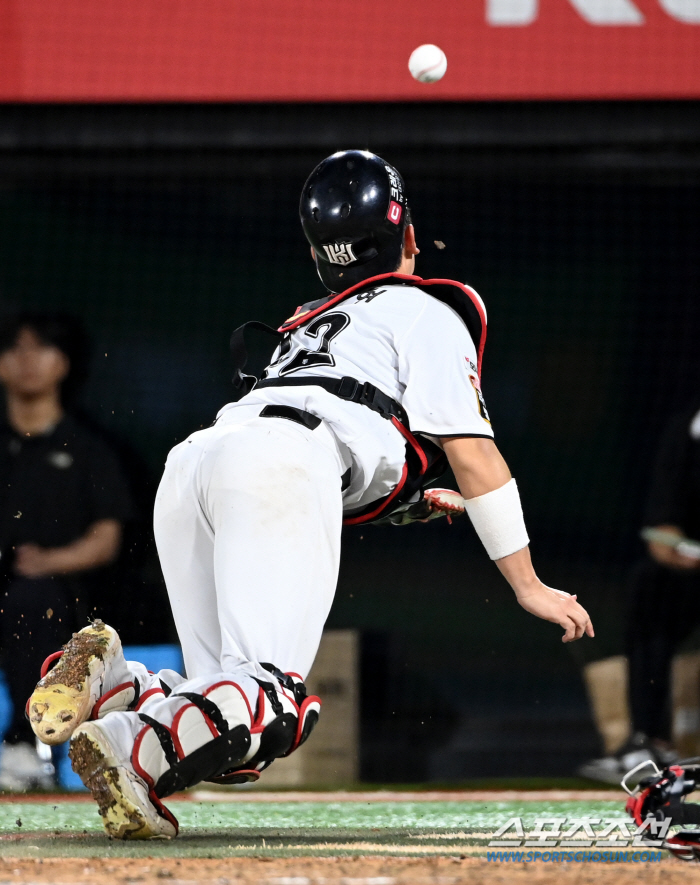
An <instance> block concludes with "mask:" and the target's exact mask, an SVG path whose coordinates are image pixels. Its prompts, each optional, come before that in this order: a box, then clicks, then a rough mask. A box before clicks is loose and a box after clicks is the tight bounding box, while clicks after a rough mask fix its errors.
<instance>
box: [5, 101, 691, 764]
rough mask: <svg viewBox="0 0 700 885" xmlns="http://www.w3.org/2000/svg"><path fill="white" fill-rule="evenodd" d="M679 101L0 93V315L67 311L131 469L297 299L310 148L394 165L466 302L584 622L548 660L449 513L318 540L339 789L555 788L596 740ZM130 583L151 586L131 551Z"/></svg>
mask: <svg viewBox="0 0 700 885" xmlns="http://www.w3.org/2000/svg"><path fill="white" fill-rule="evenodd" d="M697 112H698V108H697V106H696V105H694V104H685V105H684V104H682V103H678V104H676V105H665V106H663V105H653V104H651V103H647V104H643V105H625V104H622V103H620V104H619V105H612V104H611V105H584V104H581V105H549V106H546V107H545V106H537V105H532V106H525V107H523V106H522V105H520V106H515V105H513V106H507V105H500V106H480V107H476V106H474V107H471V106H468V105H465V106H457V105H451V106H444V107H441V106H431V107H420V108H414V107H412V106H396V105H394V106H386V107H384V106H381V105H380V106H374V107H372V108H371V109H370V108H367V107H363V106H355V107H349V106H319V107H317V108H312V107H309V106H300V107H297V108H295V107H290V106H287V107H275V106H268V107H264V108H262V107H258V108H256V107H248V108H236V107H235V106H233V107H228V108H226V107H212V108H210V109H202V108H201V107H199V108H196V107H191V108H187V107H177V106H175V107H171V108H162V107H161V108H153V109H148V108H144V107H140V108H139V107H134V108H128V107H114V108H111V109H110V108H105V107H102V108H90V107H82V108H80V107H66V108H63V109H60V108H56V107H54V108H50V107H47V108H41V107H34V108H11V107H8V108H5V109H0V129H1V130H2V131H3V132H4V133H5V137H4V141H3V142H2V143H3V144H4V148H2V150H1V151H0V300H1V306H2V308H3V309H4V310H5V311H7V310H11V309H14V308H18V307H33V308H52V309H55V308H58V307H60V308H61V309H66V310H70V311H73V312H75V313H76V314H78V315H80V316H81V317H83V318H84V320H85V322H86V324H87V327H88V329H89V331H90V333H91V335H92V337H93V341H94V345H95V346H94V359H93V369H92V374H91V378H90V382H89V385H88V388H87V390H86V395H85V400H84V401H85V406H86V408H87V409H88V411H89V412H90V413H91V415H93V416H94V418H95V419H96V420H98V421H99V422H101V423H102V424H103V425H104V426H105V427H107V428H108V429H109V430H110V431H112V432H114V433H116V434H118V435H119V436H120V437H121V438H123V439H125V440H128V441H129V442H130V444H131V445H132V446H133V448H134V449H135V451H136V452H137V453H138V454H139V456H140V457H141V458H142V459H143V461H144V463H145V464H146V465H147V472H148V473H150V477H151V481H152V482H157V478H158V475H159V472H160V470H161V467H162V464H163V461H164V459H165V456H166V454H167V451H168V449H169V448H170V447H171V446H172V445H173V444H174V443H175V442H177V441H179V440H181V439H183V438H184V437H185V436H186V435H187V434H188V433H189V432H191V431H192V430H194V429H197V428H199V427H202V426H206V425H208V424H209V423H210V422H211V420H212V418H213V417H214V414H215V413H216V411H217V409H218V408H219V407H220V406H221V405H223V404H224V403H225V402H227V401H228V400H229V399H230V398H231V393H232V391H231V387H230V383H229V378H230V369H229V365H228V358H227V342H228V337H229V335H230V332H231V330H232V329H233V328H234V327H235V326H237V325H239V324H240V323H242V322H244V321H245V320H247V319H252V318H256V319H261V320H263V321H266V322H269V323H273V324H278V323H279V322H280V321H282V320H283V319H284V318H286V317H287V316H288V315H289V314H290V313H291V312H292V311H293V310H294V308H295V307H296V306H297V304H299V303H301V302H302V301H305V300H308V299H309V298H310V297H318V296H320V295H321V294H322V290H321V287H320V283H319V282H318V280H317V278H316V276H315V272H314V268H313V265H312V263H311V260H310V259H309V257H308V250H307V247H306V244H305V241H304V239H303V236H302V233H301V230H300V227H299V225H298V221H297V200H298V194H299V192H300V189H301V185H302V184H303V181H304V179H305V177H306V175H307V174H308V172H309V171H310V170H311V168H312V167H313V166H314V165H315V164H316V163H317V162H318V161H319V160H320V159H322V158H323V156H325V155H326V154H328V153H330V152H331V151H332V150H334V149H337V148H341V147H347V146H359V147H370V148H371V149H372V150H375V151H376V152H378V153H380V154H383V155H384V156H385V157H386V159H388V160H390V161H391V162H392V163H394V164H395V165H397V166H398V167H399V168H400V169H401V170H402V172H403V174H404V177H405V179H406V183H407V192H408V195H409V201H410V203H411V206H412V211H413V215H414V221H415V224H416V230H417V236H418V242H419V245H420V247H421V249H422V252H421V255H420V257H419V263H418V273H420V274H421V275H423V276H426V277H429V276H433V275H434V276H443V277H452V278H455V279H459V280H464V281H467V282H469V283H470V284H471V285H473V286H474V287H475V288H476V289H477V290H478V291H479V292H480V293H481V295H482V296H483V297H484V300H485V302H486V305H487V308H488V311H489V326H490V332H489V340H488V343H487V348H486V354H485V360H484V374H483V389H484V392H485V397H486V402H487V404H488V407H489V410H490V412H491V416H492V419H493V423H494V428H495V431H496V439H497V442H498V444H499V446H500V447H501V449H502V451H503V452H504V454H505V456H506V458H507V460H508V461H509V463H510V465H511V468H512V470H513V473H514V475H515V476H516V477H517V479H518V482H519V484H520V487H521V492H522V496H523V500H524V503H525V512H526V517H527V521H528V526H529V530H530V535H531V537H532V539H533V545H532V546H533V555H534V557H535V561H536V564H537V566H538V570H539V571H540V572H541V577H542V578H543V579H544V580H545V581H547V582H549V583H551V584H553V585H556V586H560V587H561V588H562V589H566V590H569V591H572V592H578V593H579V594H580V599H581V601H582V602H583V603H584V604H585V605H587V606H588V607H589V609H590V610H591V611H592V613H593V615H594V618H595V620H596V627H597V631H598V637H597V638H596V640H595V641H594V642H589V641H584V642H581V643H577V644H576V646H575V647H572V648H568V647H566V646H562V645H561V643H560V642H559V632H560V631H559V630H558V629H557V628H555V627H553V626H552V625H549V624H545V623H542V622H539V621H536V620H534V619H533V618H531V617H530V616H528V615H526V614H525V613H524V612H523V611H521V610H520V609H519V608H518V606H517V605H516V604H515V603H514V601H513V600H512V598H511V593H510V591H509V590H508V588H507V586H506V585H505V584H504V582H503V581H502V580H501V579H500V578H499V576H498V574H497V572H496V570H495V568H494V567H493V566H492V565H491V564H490V563H489V561H488V560H487V558H486V556H485V554H484V553H483V551H482V550H481V549H480V546H479V544H478V542H477V541H476V540H475V538H474V536H473V533H472V531H471V529H470V527H469V526H468V525H467V524H465V523H464V522H462V523H458V524H455V525H453V526H452V527H449V526H446V525H441V524H432V525H429V526H417V527H411V528H404V529H396V528H374V527H366V528H364V529H354V530H351V531H347V533H346V538H345V553H344V559H343V565H342V575H341V582H340V587H339V590H338V595H337V600H336V604H335V606H334V608H333V611H332V614H331V618H330V625H331V626H334V627H357V628H359V629H361V630H362V631H363V634H364V658H363V661H364V664H363V697H364V700H363V703H364V708H363V773H364V776H365V777H366V778H370V779H375V780H392V779H403V780H419V779H423V778H430V779H439V780H450V779H459V778H466V777H475V776H491V775H500V774H503V775H518V774H569V773H571V771H572V769H573V768H574V766H575V764H576V763H577V762H578V761H580V760H582V759H583V758H585V757H586V756H587V755H591V754H592V753H594V752H595V751H596V750H597V749H598V745H597V738H596V736H595V732H594V730H593V726H592V723H591V721H590V716H589V712H588V707H587V703H586V699H585V695H584V691H583V687H582V683H581V679H580V675H579V668H580V665H581V663H582V662H583V661H584V660H586V659H592V658H595V657H600V656H604V655H607V654H611V653H616V652H619V651H621V604H622V598H623V588H624V581H625V575H626V573H627V571H628V569H629V566H630V564H631V563H632V562H633V561H634V558H635V557H636V556H638V555H639V553H640V550H641V547H640V545H639V542H638V540H637V532H638V529H639V526H640V518H641V517H640V507H641V504H642V502H643V498H644V493H645V488H646V482H647V474H648V468H649V461H650V458H651V456H652V454H653V451H654V446H655V444H656V441H657V439H658V435H659V432H660V429H661V427H662V426H663V424H664V421H665V420H666V419H667V418H668V417H669V416H670V414H671V413H673V412H674V411H676V410H678V409H680V408H683V407H685V406H686V405H688V404H689V403H690V402H691V401H693V399H694V397H696V396H698V394H700V348H699V347H698V341H699V340H700V307H699V306H698V305H699V303H700V302H699V299H698V295H699V292H700V251H699V249H698V243H699V242H700V238H699V235H700V223H699V221H698V208H699V199H698V198H699V196H700V151H698V147H699V146H700V138H698V137H697V132H696V131H695V129H694V128H693V127H696V123H695V121H696V120H697V118H698V113H697ZM435 240H439V241H443V242H444V243H445V245H446V248H445V249H444V251H440V250H438V249H437V248H436V246H435V245H434V241H435ZM435 347H436V348H439V347H440V342H439V341H436V342H435ZM698 400H699V401H700V396H698ZM139 482H141V483H142V485H143V487H144V488H146V486H147V483H146V482H145V480H143V479H142V480H139ZM148 488H149V489H150V486H149V487H148ZM146 497H147V495H146ZM141 572H142V574H141V577H140V578H139V580H140V581H142V582H144V584H143V586H144V587H151V588H155V587H157V581H158V579H157V572H156V564H155V562H154V561H153V555H152V551H151V555H150V556H149V557H147V562H146V563H145V565H143V566H142V568H141ZM127 597H128V593H127V594H126V595H125V597H124V599H126V598H127ZM149 598H150V599H151V603H150V613H149V614H148V618H149V619H150V624H151V625H152V636H153V637H155V638H159V637H163V636H167V635H168V631H169V629H170V628H169V619H168V615H167V613H166V611H164V610H163V608H162V605H161V604H160V603H159V602H158V599H159V598H160V597H159V596H158V593H157V592H156V591H155V590H153V592H152V594H151V596H150V597H149ZM122 608H124V606H122ZM124 617H125V618H127V617H128V613H127V612H126V611H125V612H124ZM438 749H439V750H440V752H439V753H438V752H437V751H438Z"/></svg>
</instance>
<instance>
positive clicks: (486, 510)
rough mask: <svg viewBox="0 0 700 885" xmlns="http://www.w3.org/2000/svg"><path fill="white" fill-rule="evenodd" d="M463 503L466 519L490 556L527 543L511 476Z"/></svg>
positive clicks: (520, 509) (499, 556)
mask: <svg viewBox="0 0 700 885" xmlns="http://www.w3.org/2000/svg"><path fill="white" fill-rule="evenodd" d="M465 504H466V510H467V513H468V514H469V519H471V521H472V525H473V526H474V529H475V530H476V533H477V535H478V536H479V538H480V539H481V543H482V544H483V545H484V547H485V548H486V552H487V553H488V555H489V556H490V557H491V559H503V557H504V556H509V555H510V554H511V553H515V552H516V551H518V550H522V549H523V547H527V545H528V544H529V543H530V539H529V538H528V536H527V531H526V529H525V520H524V519H523V508H522V506H521V504H520V495H519V494H518V487H517V485H516V484H515V480H514V479H511V480H510V482H507V483H506V484H505V485H504V486H501V488H500V489H495V490H494V491H493V492H487V493H486V494H485V495H480V496H479V497H478V498H470V499H469V500H468V501H465Z"/></svg>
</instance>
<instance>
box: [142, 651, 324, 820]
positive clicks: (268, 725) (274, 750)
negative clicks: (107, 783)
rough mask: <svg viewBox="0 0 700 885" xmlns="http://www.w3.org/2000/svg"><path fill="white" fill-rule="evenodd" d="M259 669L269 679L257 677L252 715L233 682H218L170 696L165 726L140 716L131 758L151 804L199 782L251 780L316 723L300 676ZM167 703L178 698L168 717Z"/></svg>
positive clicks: (315, 709)
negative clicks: (255, 700)
mask: <svg viewBox="0 0 700 885" xmlns="http://www.w3.org/2000/svg"><path fill="white" fill-rule="evenodd" d="M263 666H264V667H265V668H266V669H268V671H270V672H271V673H272V675H273V680H274V681H269V682H267V681H264V680H256V682H258V686H259V688H258V699H257V705H256V710H255V712H253V711H252V709H251V706H250V703H249V701H248V698H247V696H246V694H245V692H244V691H243V690H242V688H241V687H240V686H239V685H238V684H237V683H236V682H233V681H229V680H221V681H219V682H216V683H214V684H213V685H210V686H209V687H207V688H206V689H204V690H203V691H202V692H201V693H194V692H187V691H176V692H173V694H172V695H171V696H170V698H169V703H168V704H167V712H168V713H169V719H170V722H169V724H166V721H165V719H166V717H165V716H163V715H161V711H160V710H154V711H153V716H149V715H146V714H145V713H141V714H139V716H140V719H141V721H142V722H143V723H144V724H145V727H144V728H143V729H142V730H141V731H140V732H139V734H138V736H137V737H136V741H135V742H134V750H133V753H132V757H131V761H132V765H133V767H134V771H135V772H136V773H137V774H138V775H139V776H140V777H141V778H142V779H143V780H144V781H145V782H146V784H147V785H148V786H149V788H150V791H151V792H150V795H151V799H152V800H153V801H154V802H157V801H158V800H160V799H163V798H165V797H166V796H170V795H171V794H172V793H174V792H176V791H177V790H183V789H185V788H187V787H191V786H194V785H195V784H197V783H200V782H201V781H214V782H217V783H222V782H223V783H243V782H245V781H249V780H257V779H258V777H259V776H260V772H261V771H262V770H263V769H264V768H266V767H267V766H268V765H270V763H271V762H272V761H273V760H274V759H276V758H278V757H279V756H287V755H289V753H291V752H293V751H294V750H295V749H296V748H297V747H298V746H299V745H300V744H302V743H303V742H304V741H305V740H306V738H307V737H308V736H309V734H310V733H311V730H312V729H313V727H314V725H315V724H316V722H317V721H318V717H319V712H320V709H321V701H320V699H319V698H317V697H315V696H307V694H306V689H305V687H304V684H303V682H302V681H301V679H300V678H299V677H297V676H290V675H287V674H283V673H280V672H279V671H278V670H276V669H275V668H274V667H271V666H270V665H263ZM173 701H181V703H179V704H178V705H177V708H175V712H174V715H172V711H173V706H172V702H173ZM163 712H165V710H164V711H163Z"/></svg>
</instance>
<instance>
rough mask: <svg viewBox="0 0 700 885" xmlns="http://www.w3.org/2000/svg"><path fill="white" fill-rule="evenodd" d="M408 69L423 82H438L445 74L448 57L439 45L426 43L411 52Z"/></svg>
mask: <svg viewBox="0 0 700 885" xmlns="http://www.w3.org/2000/svg"><path fill="white" fill-rule="evenodd" d="M408 70H409V71H410V72H411V76H412V77H413V78H414V79H415V80H419V81H420V82H421V83H437V81H438V80H442V78H443V77H444V76H445V71H446V70H447V58H446V56H445V53H444V52H443V51H442V49H440V47H439V46H435V45H434V44H433V43H424V44H423V45H422V46H419V47H418V49H414V50H413V52H412V53H411V57H410V58H409V60H408Z"/></svg>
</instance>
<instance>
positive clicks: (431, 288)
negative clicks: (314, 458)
mask: <svg viewBox="0 0 700 885" xmlns="http://www.w3.org/2000/svg"><path fill="white" fill-rule="evenodd" d="M392 284H393V285H397V284H399V285H405V286H412V287H414V288H416V289H421V290H422V291H424V292H426V293H427V294H428V295H430V296H431V297H433V298H437V300H438V301H442V302H443V304H447V305H448V306H449V307H451V308H452V309H453V310H454V311H455V312H456V313H457V315H458V316H459V317H460V318H461V320H462V322H463V323H464V325H465V326H466V327H467V329H468V331H469V334H470V335H471V337H472V340H473V341H474V344H475V345H476V352H477V369H478V371H479V374H481V360H482V356H483V352H484V344H485V342H486V316H485V314H484V308H483V306H482V304H481V302H480V300H479V298H478V296H477V295H476V293H475V292H474V291H473V290H472V289H470V288H469V287H468V286H464V285H462V283H457V282H454V281H453V280H423V279H421V277H416V276H409V275H407V274H396V273H394V274H381V275H380V276H376V277H371V278H370V279H367V280H363V281H362V282H361V283H359V284H358V285H356V286H353V287H352V288H350V289H347V290H346V291H345V292H341V293H340V294H339V295H331V296H330V297H328V298H324V299H321V300H319V301H312V302H309V303H308V304H304V305H302V306H301V307H299V308H297V310H296V313H295V314H294V316H292V317H290V319H288V320H286V322H284V323H283V324H282V325H281V326H280V327H279V329H273V328H271V327H270V326H267V325H265V324H264V323H259V322H250V323H245V324H244V325H243V326H240V327H239V328H238V329H236V331H235V332H234V333H233V335H232V336H231V354H232V356H233V363H234V370H235V375H234V379H233V383H234V386H235V387H236V388H238V389H239V390H240V391H241V392H242V393H243V394H245V393H249V392H250V391H251V390H253V389H254V388H255V389H260V388H266V387H309V386H316V387H322V388H323V389H324V390H327V391H328V392H329V393H332V394H333V395H334V396H338V397H340V398H341V399H344V400H347V401H348V402H355V403H358V404H360V405H363V406H366V407H367V408H370V409H372V410H373V411H375V412H377V413H378V414H380V415H381V416H382V417H383V418H385V419H386V420H388V421H391V423H392V424H393V425H394V426H395V427H396V429H397V431H398V432H399V433H400V434H401V435H402V436H403V437H404V440H405V442H406V462H405V464H404V467H403V471H402V474H401V479H400V480H399V482H398V483H397V485H396V487H395V488H394V489H393V490H392V491H391V493H390V494H388V495H385V496H384V497H383V498H380V499H379V500H377V501H372V502H371V503H370V504H367V505H365V506H363V507H361V508H358V509H357V510H353V511H349V512H346V514H345V518H344V520H343V521H344V523H345V525H359V524H361V523H366V522H374V521H379V520H383V519H385V518H386V517H388V516H389V515H390V514H392V513H395V512H396V511H398V510H402V509H404V508H406V507H407V506H409V505H410V504H414V503H416V502H417V501H419V500H420V499H421V498H422V497H423V491H424V489H425V488H426V487H427V486H428V484H429V483H431V482H433V481H434V480H435V479H437V477H438V476H440V475H441V474H442V473H444V472H445V470H446V469H447V458H446V457H445V453H444V452H443V451H442V449H441V448H440V447H439V446H438V445H436V444H435V443H434V442H432V441H431V440H430V439H428V438H426V437H425V436H424V435H423V434H420V433H417V434H414V433H412V432H411V428H410V425H409V421H408V416H407V414H406V412H405V410H404V409H403V407H402V406H401V404H400V403H398V402H396V400H394V399H392V398H391V397H390V396H387V395H386V394H385V393H383V392H382V391H381V390H379V388H377V387H375V386H374V385H373V384H370V383H369V382H362V381H358V380H357V379H355V378H350V377H345V378H329V377H325V376H322V375H304V376H301V377H296V378H288V377H287V378H265V377H264V375H263V378H262V379H261V380H258V379H257V378H256V377H255V376H253V375H244V374H243V372H242V369H243V367H244V366H245V364H246V361H247V358H248V353H247V349H246V345H245V332H246V329H259V330H261V331H265V332H269V333H271V334H273V335H275V336H276V337H277V338H279V339H283V338H284V337H285V336H286V335H288V334H289V333H291V332H293V331H295V330H296V329H299V328H301V327H302V326H304V325H306V324H307V323H309V322H311V320H313V319H315V318H316V317H317V316H319V315H320V314H322V313H324V312H325V311H327V310H330V309H331V308H333V307H335V306H336V305H337V304H339V303H340V302H341V301H344V300H345V299H346V298H350V297H351V296H354V295H359V294H361V293H362V292H364V291H366V290H368V289H376V288H378V287H380V286H383V285H392ZM439 346H440V343H439V342H436V347H439ZM445 380H446V383H449V379H445Z"/></svg>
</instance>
